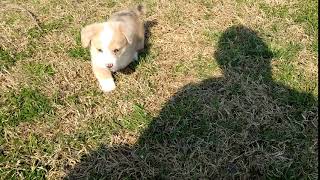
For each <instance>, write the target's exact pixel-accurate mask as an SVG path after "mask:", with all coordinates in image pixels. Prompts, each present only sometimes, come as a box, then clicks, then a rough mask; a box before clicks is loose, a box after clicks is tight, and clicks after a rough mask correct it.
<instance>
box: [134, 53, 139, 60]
mask: <svg viewBox="0 0 320 180" xmlns="http://www.w3.org/2000/svg"><path fill="white" fill-rule="evenodd" d="M138 59H139V57H138V52H137V51H136V52H135V53H134V55H133V60H134V61H138Z"/></svg>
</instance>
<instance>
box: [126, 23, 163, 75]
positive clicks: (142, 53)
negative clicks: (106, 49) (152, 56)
mask: <svg viewBox="0 0 320 180" xmlns="http://www.w3.org/2000/svg"><path fill="white" fill-rule="evenodd" d="M157 24H158V22H157V21H156V20H150V21H145V23H144V28H145V40H144V43H145V45H144V49H143V50H141V51H140V52H138V53H139V56H138V60H137V61H134V62H132V63H131V64H129V66H127V67H126V68H124V69H122V70H121V71H120V72H121V73H123V74H132V73H134V72H135V70H136V67H137V66H138V65H139V64H140V62H141V61H142V60H143V59H145V58H146V57H147V56H148V55H149V53H150V48H151V43H150V37H151V28H152V27H154V26H156V25H157Z"/></svg>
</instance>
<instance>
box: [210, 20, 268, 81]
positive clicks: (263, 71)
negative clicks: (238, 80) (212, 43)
mask: <svg viewBox="0 0 320 180" xmlns="http://www.w3.org/2000/svg"><path fill="white" fill-rule="evenodd" d="M214 56H215V59H216V60H217V62H218V64H219V65H220V67H221V68H222V69H223V70H224V71H225V73H228V72H236V73H237V74H239V73H240V74H245V75H249V76H251V77H264V78H269V79H270V78H271V65H270V64H271V60H272V57H273V54H272V52H271V51H270V49H269V48H268V46H267V45H266V43H265V42H264V41H263V40H262V39H261V38H260V37H259V36H258V34H257V32H255V31H253V30H251V29H249V28H247V27H245V26H242V25H238V26H232V27H230V28H228V29H227V30H226V31H224V33H223V34H222V36H221V37H220V39H219V42H218V50H217V51H216V52H215V54H214Z"/></svg>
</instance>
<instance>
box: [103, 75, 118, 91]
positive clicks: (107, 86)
mask: <svg viewBox="0 0 320 180" xmlns="http://www.w3.org/2000/svg"><path fill="white" fill-rule="evenodd" d="M99 82H100V86H101V90H102V91H103V92H110V91H113V90H114V89H116V84H115V83H114V81H113V79H112V78H110V79H104V80H100V81H99Z"/></svg>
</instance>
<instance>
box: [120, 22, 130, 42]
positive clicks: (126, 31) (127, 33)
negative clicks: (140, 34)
mask: <svg viewBox="0 0 320 180" xmlns="http://www.w3.org/2000/svg"><path fill="white" fill-rule="evenodd" d="M119 29H120V32H122V34H123V35H124V36H125V37H126V39H127V41H128V43H129V44H132V42H133V38H134V34H133V28H132V27H131V26H130V25H127V24H125V23H124V22H120V23H119Z"/></svg>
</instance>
